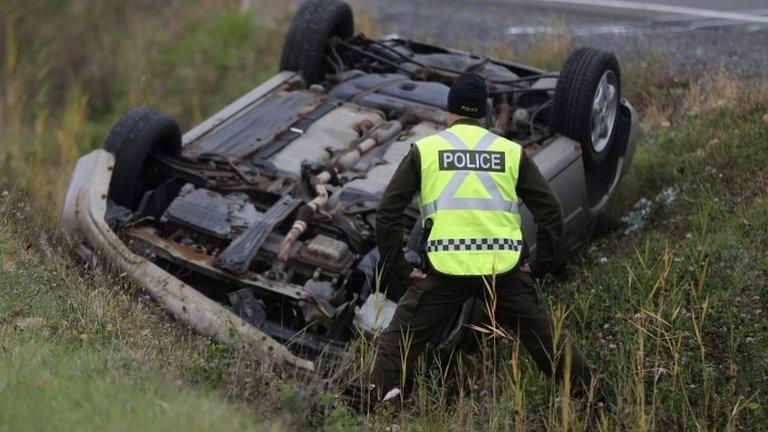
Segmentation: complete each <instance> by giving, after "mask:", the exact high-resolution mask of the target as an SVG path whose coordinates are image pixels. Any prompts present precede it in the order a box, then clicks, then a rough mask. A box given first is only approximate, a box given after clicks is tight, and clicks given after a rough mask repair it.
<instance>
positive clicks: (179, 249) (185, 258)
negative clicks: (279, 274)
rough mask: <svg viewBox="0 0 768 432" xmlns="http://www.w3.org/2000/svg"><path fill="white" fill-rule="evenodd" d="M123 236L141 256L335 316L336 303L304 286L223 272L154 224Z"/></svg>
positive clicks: (197, 252) (209, 259) (127, 231)
mask: <svg viewBox="0 0 768 432" xmlns="http://www.w3.org/2000/svg"><path fill="white" fill-rule="evenodd" d="M121 235H122V236H123V237H125V238H126V239H127V240H128V246H129V247H130V248H131V249H132V250H134V251H136V253H138V254H140V255H147V254H151V255H154V256H156V257H160V258H162V259H164V260H166V261H168V262H172V263H174V264H176V265H178V266H181V267H184V268H187V269H189V270H192V271H194V272H196V273H200V274H202V275H205V276H208V277H211V278H215V279H217V280H221V281H223V282H224V283H230V284H232V285H234V286H239V287H243V288H252V289H254V290H255V291H256V292H257V293H259V294H260V295H263V296H276V295H278V296H285V297H288V298H291V299H294V300H296V301H299V302H300V304H302V305H303V308H304V309H307V310H309V309H311V308H317V309H318V310H319V312H322V313H323V314H324V315H325V316H327V317H332V316H333V314H334V309H333V306H331V304H330V303H328V301H327V300H326V299H324V298H322V297H318V296H316V295H315V294H314V293H311V292H309V291H307V290H306V289H304V287H302V286H299V285H294V284H290V283H285V282H281V281H274V280H271V279H269V278H267V277H264V276H262V275H261V274H258V273H254V272H248V273H246V274H244V275H242V276H235V275H232V274H231V273H228V272H224V271H222V270H220V269H218V268H216V267H215V266H214V265H213V257H212V256H210V255H207V254H206V253H204V252H201V251H199V250H196V249H195V248H194V247H191V246H185V245H183V244H181V243H176V242H174V241H171V240H168V239H165V238H163V237H160V236H159V235H158V234H157V231H156V230H155V229H154V228H152V227H149V226H144V227H133V228H129V229H126V230H123V232H122V233H121Z"/></svg>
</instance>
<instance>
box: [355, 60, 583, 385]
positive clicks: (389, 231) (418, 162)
mask: <svg viewBox="0 0 768 432" xmlns="http://www.w3.org/2000/svg"><path fill="white" fill-rule="evenodd" d="M487 99H488V90H487V88H486V84H485V80H483V79H482V78H481V77H479V76H477V75H475V74H464V75H462V76H460V77H459V78H458V79H457V80H456V82H455V83H454V84H453V86H452V87H451V90H450V93H449V96H448V110H449V115H448V124H449V125H450V127H449V128H448V129H447V130H445V131H443V132H440V133H438V134H436V135H432V136H428V137H426V138H423V139H421V140H419V141H418V142H416V143H415V144H414V145H413V146H412V148H411V151H410V152H409V153H408V154H407V155H406V156H405V158H404V159H403V160H402V162H401V163H400V166H399V167H398V169H397V172H396V173H395V174H394V176H392V180H391V181H390V183H389V185H388V187H387V189H386V191H385V193H384V196H383V197H382V199H381V203H380V207H379V210H378V213H377V219H376V227H377V238H378V245H379V250H380V252H381V256H382V259H383V262H384V263H385V264H386V265H387V266H388V267H387V268H385V271H386V270H389V271H392V272H394V274H395V276H397V277H398V278H400V279H402V280H407V281H408V283H409V284H410V286H409V288H408V290H407V291H406V293H405V294H404V295H403V297H402V298H401V300H400V302H399V303H398V305H397V309H396V311H395V315H394V317H393V319H392V322H391V324H390V325H389V327H388V328H387V329H386V330H385V331H384V333H383V334H382V335H381V339H380V342H379V351H378V356H377V357H376V364H375V365H374V368H373V371H372V373H371V376H370V383H371V384H373V385H374V386H375V387H373V388H374V389H375V391H376V392H378V395H379V397H382V396H383V395H384V394H386V393H389V392H390V391H391V390H393V389H395V387H396V386H398V385H400V382H401V381H400V380H401V377H402V373H403V371H402V366H401V365H402V359H404V358H405V356H406V355H407V358H405V360H406V362H405V364H406V370H405V373H406V374H407V375H406V376H409V375H410V374H411V373H412V370H413V364H414V361H415V360H416V358H417V357H418V356H419V355H420V354H422V352H423V351H424V348H425V346H426V344H427V342H429V341H430V340H431V339H432V338H433V337H435V335H436V334H437V333H438V332H440V331H442V330H443V329H444V328H445V325H446V321H445V320H446V319H448V318H449V317H452V316H453V314H454V312H455V311H456V309H457V308H458V307H459V306H461V305H462V304H463V303H464V302H465V301H466V300H467V299H468V298H470V297H479V298H481V299H482V298H484V289H486V288H485V287H486V284H485V283H484V281H483V278H486V279H487V280H488V279H490V278H494V277H495V282H494V284H493V286H495V289H496V292H497V305H496V311H495V312H496V317H497V320H498V321H500V322H502V323H504V324H505V327H506V328H507V329H508V331H510V332H511V333H513V334H516V335H517V336H518V337H519V339H520V341H521V342H522V344H523V345H524V346H525V348H526V349H527V350H528V352H529V353H530V354H531V356H532V357H533V359H534V360H535V362H536V365H537V366H538V367H539V369H541V371H543V372H544V373H545V374H547V375H550V376H551V375H554V377H555V378H556V379H557V380H561V379H562V375H563V371H564V368H565V365H566V364H569V365H570V378H571V380H570V382H571V385H572V388H573V390H574V393H575V394H576V395H583V394H584V393H585V392H586V391H587V389H588V388H589V386H590V384H591V381H592V374H591V372H590V370H589V366H588V364H587V361H586V359H585V357H584V355H583V354H582V352H581V351H580V350H579V349H578V348H577V347H576V346H575V345H574V344H573V339H572V338H571V337H570V336H569V334H568V332H566V331H563V332H562V333H561V335H560V337H559V340H558V342H557V346H554V343H553V330H552V323H551V320H550V316H549V309H548V307H547V304H546V301H545V299H544V297H543V295H542V293H541V291H540V290H539V289H538V288H537V287H536V285H535V284H534V282H533V279H532V277H531V272H533V273H534V274H537V275H542V274H545V273H547V272H549V271H552V270H557V269H553V268H552V267H553V266H554V265H556V264H555V263H556V262H557V260H556V257H557V254H558V248H559V247H560V243H561V239H562V235H563V220H562V211H561V209H560V203H559V201H558V200H557V197H556V196H555V195H554V193H553V192H552V190H551V189H550V187H549V184H548V183H547V182H546V180H544V178H543V177H542V175H541V173H540V172H539V170H538V168H537V167H536V165H535V164H534V163H533V162H532V161H531V160H530V159H529V158H528V156H526V154H525V152H524V151H523V148H522V147H521V146H520V145H519V144H516V143H514V142H512V141H510V140H507V139H505V138H503V137H500V136H497V135H494V134H493V133H491V132H489V131H487V130H486V129H485V128H483V127H482V126H481V124H480V121H479V120H480V119H483V118H485V116H486V111H487ZM417 193H418V194H419V202H420V205H421V215H422V219H423V221H424V227H425V229H426V230H428V237H427V240H426V249H427V257H428V261H429V270H428V271H427V272H426V273H424V272H422V271H420V270H419V269H415V268H413V267H412V266H411V265H410V263H409V262H408V261H406V259H405V256H404V254H403V241H402V239H403V231H402V228H403V223H402V221H403V213H404V211H405V209H406V207H407V206H408V205H409V204H410V203H411V200H412V199H413V197H414V195H415V194H417ZM520 200H522V202H523V203H525V205H526V207H527V208H528V210H530V212H531V213H532V214H533V217H534V221H535V222H536V225H537V236H536V259H535V260H534V261H533V262H530V263H526V262H525V260H526V257H523V256H521V254H522V249H523V233H522V230H521V216H520V212H519V208H518V202H519V201H520ZM405 332H408V333H409V336H408V337H407V338H405V337H404V333H405ZM404 340H409V346H408V347H403V346H401V345H402V344H403V341H404ZM568 354H569V355H570V357H571V358H570V361H568V362H567V361H566V359H565V356H566V355H568Z"/></svg>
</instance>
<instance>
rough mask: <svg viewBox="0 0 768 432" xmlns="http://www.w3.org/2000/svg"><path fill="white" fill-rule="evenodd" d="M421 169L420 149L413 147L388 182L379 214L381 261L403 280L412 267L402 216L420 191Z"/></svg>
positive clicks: (377, 236) (377, 233) (378, 234)
mask: <svg viewBox="0 0 768 432" xmlns="http://www.w3.org/2000/svg"><path fill="white" fill-rule="evenodd" d="M419 171H420V165H419V151H418V150H417V149H416V147H415V146H411V150H410V151H409V152H408V154H406V155H405V157H404V158H403V160H402V161H400V166H398V167H397V171H395V174H394V175H393V176H392V179H391V180H390V181H389V185H387V189H386V190H385V191H384V195H382V197H381V202H380V203H379V210H378V212H377V213H376V240H377V243H378V246H379V253H380V254H381V260H382V261H381V262H382V263H384V265H386V266H388V268H389V269H390V270H391V271H392V272H393V273H394V275H395V276H396V277H397V278H398V279H401V280H403V279H407V278H408V276H409V275H410V274H411V271H412V270H413V266H411V264H410V263H409V262H408V261H406V259H405V254H404V253H403V246H404V244H403V216H404V214H405V209H406V207H408V205H409V204H410V203H411V201H412V200H413V197H414V196H415V195H416V194H417V193H418V191H419V187H420V172H419Z"/></svg>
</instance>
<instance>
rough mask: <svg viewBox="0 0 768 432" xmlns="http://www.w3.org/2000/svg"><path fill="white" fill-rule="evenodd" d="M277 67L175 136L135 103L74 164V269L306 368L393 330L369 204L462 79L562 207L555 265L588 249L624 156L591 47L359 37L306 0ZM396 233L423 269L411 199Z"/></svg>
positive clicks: (527, 221)
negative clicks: (512, 50) (545, 55)
mask: <svg viewBox="0 0 768 432" xmlns="http://www.w3.org/2000/svg"><path fill="white" fill-rule="evenodd" d="M281 70H282V71H281V72H280V73H278V74H277V75H276V76H274V77H273V78H271V79H270V80H268V81H267V82H265V83H263V84H262V85H260V86H258V87H257V88H255V89H254V90H253V91H251V92H250V93H248V94H246V95H245V96H243V97H242V98H240V99H239V100H237V101H235V102H234V103H232V104H231V105H229V106H227V107H225V108H224V109H222V110H221V111H220V112H218V113H216V114H214V115H213V116H212V117H210V118H209V119H207V120H206V121H204V122H203V123H201V124H200V125H198V126H196V127H195V128H193V129H192V130H190V131H188V132H187V133H185V134H184V135H182V134H181V132H180V130H179V126H178V125H177V124H176V122H175V121H173V120H172V119H170V118H168V117H166V116H164V115H162V114H159V113H156V112H154V111H152V110H149V109H147V108H143V107H140V108H134V109H132V110H130V111H129V112H128V113H126V114H125V115H124V116H123V117H122V118H121V119H120V120H119V121H118V122H117V124H116V125H115V127H114V128H113V130H112V131H111V133H110V134H109V136H108V137H107V140H106V143H105V146H104V149H102V150H95V151H93V152H92V153H90V154H88V155H85V156H83V157H82V158H81V159H80V161H79V162H78V164H77V167H76V169H75V172H74V174H73V178H72V181H71V183H70V186H69V191H68V194H67V198H66V202H65V205H64V209H63V213H62V217H61V226H62V230H63V231H64V233H65V235H66V237H67V238H68V240H69V241H70V242H71V245H72V247H73V249H74V250H76V251H77V252H78V253H79V254H80V255H81V256H83V257H85V258H86V259H89V260H92V259H99V258H102V257H103V258H105V259H106V261H109V262H111V263H113V264H114V265H116V266H118V267H119V268H120V271H122V272H124V273H126V274H128V275H129V276H130V277H131V278H133V279H135V280H136V281H137V282H138V283H139V284H141V285H142V286H144V287H145V288H146V289H147V290H148V291H149V292H150V293H151V294H152V295H153V296H154V298H155V299H156V300H157V301H158V302H159V303H160V304H161V305H162V306H163V307H165V308H166V309H167V310H168V311H169V312H170V313H172V314H173V315H174V316H176V317H177V318H179V319H180V320H182V321H184V322H187V323H189V324H190V325H191V326H193V327H194V328H195V329H197V330H198V331H200V332H202V333H205V334H207V335H210V336H213V337H214V338H216V339H217V340H222V341H243V342H246V343H249V344H251V345H253V346H255V347H257V348H258V349H259V350H261V352H263V353H265V354H268V355H272V356H275V357H277V358H279V359H280V360H282V361H285V362H288V363H290V364H293V365H296V366H298V367H302V368H306V369H313V368H315V366H316V365H315V360H316V359H317V358H318V357H320V356H321V355H325V356H329V357H334V356H336V355H337V354H339V353H341V352H342V351H343V350H344V348H345V346H346V344H347V342H348V341H350V340H351V339H352V338H354V337H357V336H359V335H361V334H363V335H365V334H370V333H373V332H375V331H377V330H379V329H381V328H383V327H385V326H386V325H387V323H388V320H389V319H390V318H391V314H392V312H393V308H394V305H395V303H396V302H397V300H398V298H399V296H400V295H402V293H403V291H404V290H405V289H406V287H405V286H403V285H402V283H401V282H400V281H397V280H394V279H393V278H389V277H387V272H386V269H385V268H384V269H382V268H381V267H380V266H379V264H378V251H377V249H376V245H375V229H376V227H375V213H376V208H377V205H378V200H379V198H380V196H381V194H382V192H383V190H384V188H385V187H386V185H387V183H388V181H389V179H390V178H391V176H392V175H393V173H394V171H395V169H396V167H397V165H398V163H399V162H400V160H401V159H402V157H403V156H404V155H405V154H406V153H407V151H408V150H409V148H410V145H411V143H413V142H414V141H416V140H418V139H420V138H422V137H424V136H427V135H430V134H434V133H436V132H439V131H440V130H442V129H444V128H446V127H447V125H446V103H447V94H448V89H449V85H450V84H451V82H452V81H453V80H454V79H455V78H456V77H457V76H458V75H459V74H461V73H463V72H466V71H473V72H476V73H478V74H479V75H481V76H482V77H483V78H485V79H486V81H487V83H488V87H489V92H490V97H489V100H488V104H489V108H490V109H489V115H488V118H487V119H486V124H487V126H488V127H489V129H490V130H492V131H493V132H495V133H496V134H499V135H503V136H505V137H507V138H509V139H512V140H514V141H516V142H518V143H519V144H521V145H522V146H523V147H524V149H525V151H526V152H527V153H528V155H529V156H530V157H531V158H532V159H533V161H534V162H535V163H536V164H537V166H538V167H539V169H540V171H541V172H542V174H543V175H544V176H545V178H546V179H547V180H548V181H549V182H550V184H551V186H552V188H553V190H554V191H555V193H556V194H557V195H558V197H559V199H560V201H561V203H562V207H563V211H564V221H565V237H564V239H565V240H564V241H565V247H564V248H563V250H564V255H563V256H562V259H563V260H566V259H568V258H569V257H570V256H572V255H573V254H575V253H577V251H578V250H579V249H580V247H582V246H583V245H584V244H585V243H586V242H588V241H589V238H590V235H591V231H592V229H593V227H594V223H595V220H596V218H597V216H598V215H599V214H600V213H601V211H603V209H604V208H605V207H606V203H607V202H608V200H609V199H610V197H611V195H612V193H613V192H614V191H615V189H616V186H617V185H618V183H619V181H620V179H621V178H622V176H623V174H624V173H625V172H626V171H627V169H628V167H629V164H630V161H631V159H632V154H633V151H634V146H635V139H636V130H637V126H636V125H637V115H636V113H635V112H634V110H633V108H632V105H631V104H630V103H629V102H628V101H626V100H624V99H622V98H621V75H620V70H619V65H618V62H617V61H616V59H615V57H614V56H613V55H611V54H609V53H607V52H604V51H600V50H596V49H591V48H581V49H578V50H576V51H574V52H573V53H572V54H571V55H570V56H569V58H568V59H567V60H566V61H565V64H564V66H563V68H562V70H561V71H560V73H550V72H546V71H542V70H538V69H535V68H532V67H528V66H523V65H518V64H514V63H510V62H506V61H502V60H497V59H491V58H487V57H482V56H477V55H472V54H468V53H464V52H460V51H455V50H451V49H447V48H441V47H437V46H432V45H427V44H422V43H417V42H413V41H410V40H405V39H400V38H396V37H393V38H387V39H384V40H373V39H369V38H366V37H364V36H362V35H355V34H354V28H353V17H352V12H351V10H350V8H349V7H348V6H347V5H346V4H345V3H343V2H341V1H340V0H319V1H308V2H305V3H304V4H303V5H302V6H301V7H300V9H299V10H298V12H297V14H296V16H295V17H294V19H293V22H292V24H291V26H290V29H289V31H288V34H287V36H286V41H285V46H284V49H283V55H282V59H281ZM522 212H523V227H524V232H525V238H526V239H528V241H529V242H532V239H535V238H536V236H535V226H534V225H533V223H532V218H531V215H530V214H529V213H528V212H527V211H526V210H525V209H524V207H523V208H522ZM404 224H405V225H404V226H405V227H406V232H407V233H408V234H407V235H408V238H407V250H406V256H407V258H408V259H409V260H410V261H411V262H412V263H413V264H414V265H415V266H418V267H424V266H425V262H424V258H423V251H422V250H421V249H422V246H421V244H422V242H421V240H422V239H421V228H420V227H421V223H420V215H419V209H418V206H417V204H416V203H415V202H414V203H413V205H412V206H411V208H410V209H409V211H408V212H407V213H406V216H405V221H404ZM535 246H536V245H535V244H533V243H529V244H527V245H526V247H527V248H528V249H529V250H530V252H531V253H532V254H535V249H536V248H535ZM478 311H480V312H478ZM481 312H482V311H481V309H480V306H479V305H477V304H475V303H474V302H473V301H469V302H468V303H467V304H465V305H464V307H462V308H460V309H458V310H456V313H455V314H454V316H451V317H447V319H446V322H445V332H444V333H443V335H442V337H441V338H440V339H439V340H436V341H434V342H435V343H434V346H435V348H436V349H442V350H450V349H454V348H456V347H457V346H459V345H460V344H461V343H462V340H463V339H465V338H466V337H467V336H468V333H469V329H468V328H467V326H466V324H470V323H472V322H473V321H475V320H478V319H482V313H481Z"/></svg>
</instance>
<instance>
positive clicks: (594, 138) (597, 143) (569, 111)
mask: <svg viewBox="0 0 768 432" xmlns="http://www.w3.org/2000/svg"><path fill="white" fill-rule="evenodd" d="M620 98H621V70H620V69H619V62H618V60H616V56H614V55H613V54H611V53H609V52H606V51H602V50H598V49H594V48H579V49H577V50H575V51H574V52H573V53H571V55H570V56H568V59H567V60H566V61H565V64H564V65H563V68H562V70H561V72H560V77H559V78H558V80H557V87H556V88H555V98H554V103H553V106H552V117H551V129H552V132H553V133H560V134H563V135H565V136H567V137H569V138H571V139H574V140H576V141H578V142H580V143H581V146H582V152H583V155H584V163H585V165H586V166H587V167H588V168H595V167H597V166H598V165H599V164H600V163H601V162H602V161H603V160H604V159H605V158H606V156H607V155H608V153H609V151H610V148H611V144H612V142H613V136H614V134H615V130H616V118H617V115H616V114H617V112H618V108H619V100H620Z"/></svg>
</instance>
